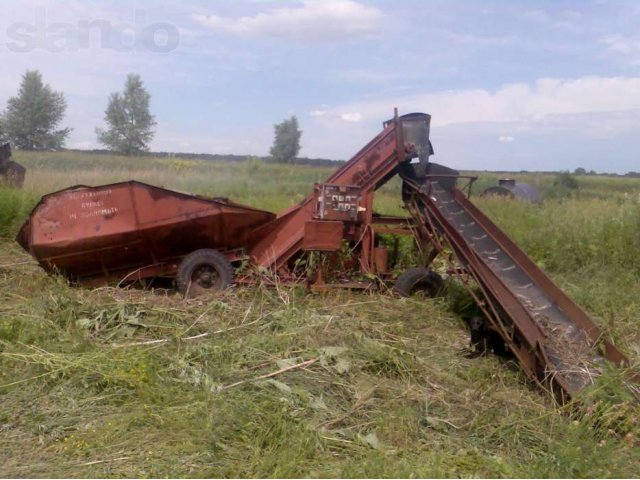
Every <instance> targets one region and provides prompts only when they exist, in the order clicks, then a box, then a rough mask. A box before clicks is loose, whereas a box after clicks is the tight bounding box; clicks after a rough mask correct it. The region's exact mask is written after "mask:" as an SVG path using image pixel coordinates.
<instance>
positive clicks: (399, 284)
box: [393, 267, 444, 297]
mask: <svg viewBox="0 0 640 480" xmlns="http://www.w3.org/2000/svg"><path fill="white" fill-rule="evenodd" d="M443 288H444V281H443V280H442V277H441V276H440V275H438V274H437V273H436V272H434V271H432V270H430V269H428V268H425V267H417V268H409V269H408V270H405V271H404V272H403V273H402V274H401V275H400V276H399V277H398V279H397V280H396V283H395V285H394V286H393V291H394V292H395V293H397V294H398V295H400V296H402V297H410V296H411V295H412V294H414V293H416V292H425V293H426V294H427V295H428V296H429V297H435V296H437V295H438V294H439V293H440V292H441V291H442V289H443Z"/></svg>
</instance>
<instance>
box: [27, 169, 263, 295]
mask: <svg viewBox="0 0 640 480" xmlns="http://www.w3.org/2000/svg"><path fill="white" fill-rule="evenodd" d="M274 217H275V215H274V214H272V213H270V212H265V211H262V210H257V209H254V208H250V207H246V206H244V205H240V204H236V203H233V202H231V201H229V200H226V199H208V198H205V197H198V196H193V195H187V194H182V193H177V192H173V191H170V190H165V189H162V188H158V187H153V186H151V185H146V184H144V183H140V182H135V181H131V182H124V183H116V184H113V185H104V186H100V187H84V186H77V187H72V188H69V189H66V190H62V191H59V192H56V193H52V194H49V195H46V196H45V197H43V198H42V200H41V201H40V203H38V205H37V206H36V207H35V209H34V210H33V212H32V213H31V215H30V217H29V220H28V221H27V222H26V223H25V224H24V225H23V227H22V229H21V230H20V233H19V234H18V238H17V240H18V242H19V243H20V245H21V246H22V247H23V248H24V249H25V250H26V251H28V252H29V253H31V254H32V255H33V256H34V257H35V258H36V259H38V261H39V262H40V265H41V266H42V267H43V268H44V269H45V270H47V271H48V272H53V271H59V272H61V273H62V274H64V275H65V276H67V277H68V278H71V279H74V280H79V281H93V282H94V283H95V282H96V281H100V280H105V279H111V278H118V277H123V276H126V275H133V276H134V277H136V278H139V277H143V276H155V275H157V274H158V273H161V272H164V271H165V270H167V271H172V267H171V264H172V262H176V261H177V260H178V259H180V258H181V257H182V256H184V255H187V254H189V253H191V252H193V251H194V250H198V249H201V248H212V249H219V250H222V251H231V250H233V249H236V248H242V247H247V246H248V245H250V244H251V242H252V240H253V238H254V237H253V236H252V231H253V230H254V229H255V228H257V227H259V226H260V225H262V224H264V223H266V222H268V221H270V220H272V219H273V218H274Z"/></svg>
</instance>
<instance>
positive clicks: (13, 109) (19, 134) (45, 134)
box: [2, 70, 71, 150]
mask: <svg viewBox="0 0 640 480" xmlns="http://www.w3.org/2000/svg"><path fill="white" fill-rule="evenodd" d="M66 109H67V102H66V101H65V99H64V94H62V93H61V92H54V91H53V90H52V89H51V87H50V86H49V85H45V84H44V83H43V82H42V75H41V74H40V72H39V71H37V70H27V72H26V73H25V74H24V75H23V76H22V83H21V84H20V91H19V92H18V96H16V97H12V98H10V99H9V101H8V102H7V110H6V112H5V114H4V118H3V120H2V125H3V126H2V130H3V131H4V132H3V133H4V134H5V135H6V136H7V138H8V139H9V140H10V141H11V142H13V144H14V146H16V147H18V148H24V149H27V150H45V149H51V148H61V147H63V146H64V142H65V141H66V139H67V136H69V133H70V132H71V129H70V128H63V129H60V130H56V128H57V127H58V125H59V124H60V122H62V119H63V118H64V113H65V110H66Z"/></svg>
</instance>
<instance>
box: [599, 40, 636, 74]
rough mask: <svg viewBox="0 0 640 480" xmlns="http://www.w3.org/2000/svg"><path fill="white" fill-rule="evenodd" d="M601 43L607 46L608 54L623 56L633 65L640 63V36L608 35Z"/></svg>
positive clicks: (606, 51)
mask: <svg viewBox="0 0 640 480" xmlns="http://www.w3.org/2000/svg"><path fill="white" fill-rule="evenodd" d="M600 43H602V44H604V45H605V46H606V50H605V53H606V54H609V55H615V56H620V57H623V58H625V59H627V60H628V61H629V63H630V64H631V65H633V66H638V65H640V37H637V36H636V37H630V36H624V35H607V36H605V37H602V38H601V39H600Z"/></svg>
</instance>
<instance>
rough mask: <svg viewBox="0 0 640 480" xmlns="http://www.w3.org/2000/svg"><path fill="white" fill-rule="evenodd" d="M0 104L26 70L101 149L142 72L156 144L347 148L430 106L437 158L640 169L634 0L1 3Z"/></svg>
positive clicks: (335, 151)
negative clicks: (115, 99)
mask: <svg viewBox="0 0 640 480" xmlns="http://www.w3.org/2000/svg"><path fill="white" fill-rule="evenodd" d="M1 5H2V7H3V8H2V11H3V15H2V16H1V17H0V62H1V65H2V68H0V109H1V108H2V107H3V106H4V105H6V101H7V100H8V99H9V98H10V97H11V96H13V95H15V94H16V92H17V89H18V86H19V83H20V80H21V76H22V75H23V74H24V72H25V71H26V70H27V69H37V70H40V71H41V72H42V74H43V77H44V81H45V82H46V83H48V84H49V85H51V87H52V88H53V89H54V90H57V91H62V92H64V94H65V97H66V100H67V115H66V118H65V122H64V125H65V126H69V127H71V128H73V131H72V133H71V135H70V137H69V139H68V142H67V146H68V147H70V148H81V149H84V148H98V147H99V145H98V143H97V141H96V135H95V128H96V127H103V126H104V110H105V108H106V105H107V99H108V97H109V94H110V93H112V92H115V91H119V90H122V88H123V86H124V81H125V78H126V76H127V74H128V73H137V74H140V75H141V77H142V79H143V81H144V83H145V86H146V88H147V90H148V91H149V93H150V94H151V110H152V113H153V114H154V115H155V116H156V120H157V122H158V125H157V129H156V136H155V139H154V140H153V142H152V144H151V149H152V150H156V151H173V152H197V153H218V154H225V153H232V154H247V155H267V154H268V151H269V147H270V146H271V144H272V142H273V125H274V124H275V123H278V122H280V121H282V120H283V119H285V118H288V117H290V116H291V115H296V116H297V118H298V121H299V124H300V128H301V130H302V131H303V134H302V140H301V144H302V150H301V152H300V155H301V156H307V157H312V158H313V157H321V158H331V159H340V160H346V159H348V158H350V157H351V156H352V155H353V154H355V153H356V152H357V151H358V150H359V149H360V148H361V147H362V146H363V145H365V144H366V143H367V142H368V141H369V140H370V139H371V138H373V137H374V136H375V135H376V134H377V133H378V132H379V131H380V130H381V128H382V122H383V121H384V120H387V119H388V118H390V117H391V116H392V115H393V109H394V107H397V108H398V109H399V111H400V113H401V114H402V113H411V112H426V113H429V114H431V115H432V131H431V140H432V142H433V145H434V149H435V157H433V160H434V161H437V162H438V163H442V164H444V165H447V166H449V167H452V168H458V169H478V170H485V169H486V170H514V171H517V170H573V169H575V168H577V167H583V168H586V169H587V170H591V169H593V170H596V171H598V172H616V173H625V172H627V171H631V170H635V171H640V28H638V27H639V26H640V3H638V2H637V1H604V0H594V1H586V0H584V1H583V0H553V1H544V0H539V1H528V2H527V1H515V0H512V1H506V0H497V1H494V0H483V1H479V0H470V1H460V0H446V1H445V0H395V1H393V0H386V1H385V0H283V1H272V0H245V1H238V0H234V1H230V0H224V1H223V0H212V1H201V0H182V1H177V0H166V1H163V2H156V1H151V0H127V1H115V0H114V1H110V2H106V1H104V2H98V1H78V0H20V1H13V0H10V1H7V0H2V2H1Z"/></svg>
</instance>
